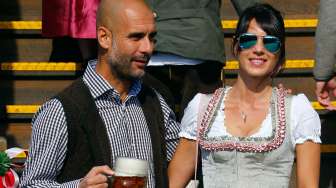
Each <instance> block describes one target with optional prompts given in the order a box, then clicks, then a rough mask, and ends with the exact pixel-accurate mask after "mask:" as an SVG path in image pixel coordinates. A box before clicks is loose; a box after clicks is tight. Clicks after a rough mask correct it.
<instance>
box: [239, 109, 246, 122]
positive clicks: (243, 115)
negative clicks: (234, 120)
mask: <svg viewBox="0 0 336 188" xmlns="http://www.w3.org/2000/svg"><path fill="white" fill-rule="evenodd" d="M240 116H241V118H242V119H243V122H244V123H246V118H247V115H246V114H245V113H244V112H243V111H242V112H240Z"/></svg>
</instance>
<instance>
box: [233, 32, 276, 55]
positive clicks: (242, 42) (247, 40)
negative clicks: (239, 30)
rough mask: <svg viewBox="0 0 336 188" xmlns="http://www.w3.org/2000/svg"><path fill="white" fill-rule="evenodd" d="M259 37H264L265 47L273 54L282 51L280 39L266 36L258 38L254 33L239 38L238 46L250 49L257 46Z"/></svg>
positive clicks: (244, 34)
mask: <svg viewBox="0 0 336 188" xmlns="http://www.w3.org/2000/svg"><path fill="white" fill-rule="evenodd" d="M258 37H262V39H263V43H264V47H265V48H266V50H267V51H269V52H271V53H277V52H278V51H279V50H280V47H281V42H280V40H279V38H278V37H275V36H271V35H266V36H257V35H255V34H252V33H243V34H241V35H240V36H239V37H238V45H239V47H240V48H241V49H243V50H245V49H249V48H251V47H253V46H254V45H256V44H257V42H258Z"/></svg>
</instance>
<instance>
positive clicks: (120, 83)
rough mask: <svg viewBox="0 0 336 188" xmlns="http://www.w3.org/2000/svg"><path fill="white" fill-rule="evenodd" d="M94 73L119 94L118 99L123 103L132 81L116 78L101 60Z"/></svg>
mask: <svg viewBox="0 0 336 188" xmlns="http://www.w3.org/2000/svg"><path fill="white" fill-rule="evenodd" d="M96 72H97V73H98V74H99V75H101V76H102V77H103V78H104V79H105V80H106V81H107V82H108V83H109V84H110V85H111V86H112V87H113V88H114V89H115V90H116V91H117V92H118V93H119V94H120V99H121V101H122V102H124V101H125V100H126V98H127V96H128V93H129V90H130V88H131V85H132V83H133V81H132V80H127V79H120V78H118V77H117V76H116V75H114V74H113V73H112V71H111V69H110V66H109V65H108V63H107V62H104V60H103V59H98V63H97V65H96Z"/></svg>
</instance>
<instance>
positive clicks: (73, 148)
mask: <svg viewBox="0 0 336 188" xmlns="http://www.w3.org/2000/svg"><path fill="white" fill-rule="evenodd" d="M56 98H57V99H58V100H59V101H60V102H61V103H62V106H63V109H64V112H65V117H66V121H67V130H68V144H67V154H66V158H65V161H64V165H63V167H62V170H61V173H60V174H59V175H58V177H57V180H58V182H60V183H63V182H67V181H72V180H75V179H79V178H83V177H84V176H85V175H86V174H87V173H88V172H89V171H90V170H91V168H92V167H94V166H100V165H108V166H110V167H111V168H112V151H111V146H110V144H109V139H108V135H107V130H106V127H105V125H104V123H103V120H102V119H101V117H100V115H99V112H98V110H97V108H96V105H95V103H94V99H93V97H92V96H91V93H90V91H89V89H88V88H87V86H86V85H85V84H84V82H83V80H82V79H77V80H76V81H74V83H73V84H72V85H70V86H69V87H68V88H66V89H65V90H64V91H62V92H61V93H60V94H58V95H57V96H56ZM139 101H140V103H141V108H142V110H143V112H144V115H145V118H146V121H147V125H148V129H149V132H150V136H151V142H152V148H153V158H154V173H155V183H156V187H158V188H164V187H168V176H167V166H168V164H167V157H166V156H167V152H166V143H165V137H164V133H165V131H164V120H163V115H162V109H161V106H160V101H159V99H158V97H157V95H156V93H155V92H154V90H153V89H152V88H150V87H148V86H146V85H143V86H142V89H141V91H140V94H139Z"/></svg>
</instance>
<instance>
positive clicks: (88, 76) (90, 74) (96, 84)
mask: <svg viewBox="0 0 336 188" xmlns="http://www.w3.org/2000/svg"><path fill="white" fill-rule="evenodd" d="M97 62H98V61H97V59H95V60H91V61H89V62H88V65H87V68H86V70H85V72H84V75H83V80H84V82H85V84H86V85H87V86H88V88H89V90H90V92H91V95H92V96H93V98H94V99H96V98H98V97H100V96H102V95H103V94H105V93H107V92H112V94H113V95H116V96H118V97H120V94H119V93H118V92H117V91H116V90H115V89H114V88H113V86H111V85H110V84H109V83H108V82H107V81H106V80H105V78H103V77H102V76H101V75H99V74H98V73H97V72H96V65H97ZM141 85H142V82H141V80H140V79H137V80H135V81H133V83H132V85H131V87H130V90H129V93H128V98H129V97H132V96H137V95H138V94H139V92H140V90H141Z"/></svg>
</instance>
